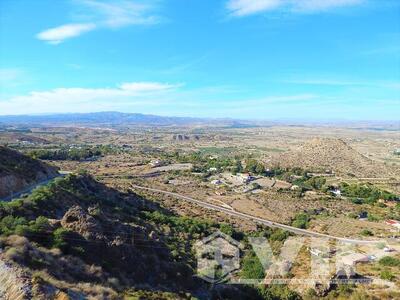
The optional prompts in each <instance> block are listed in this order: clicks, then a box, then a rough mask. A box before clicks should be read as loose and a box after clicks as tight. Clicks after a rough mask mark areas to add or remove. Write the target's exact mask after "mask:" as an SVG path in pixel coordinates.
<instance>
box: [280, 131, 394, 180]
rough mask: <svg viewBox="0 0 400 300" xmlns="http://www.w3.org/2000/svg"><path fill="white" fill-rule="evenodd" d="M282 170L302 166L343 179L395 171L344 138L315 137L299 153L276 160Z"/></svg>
mask: <svg viewBox="0 0 400 300" xmlns="http://www.w3.org/2000/svg"><path fill="white" fill-rule="evenodd" d="M274 163H275V164H277V165H279V166H281V167H299V168H303V169H308V170H311V171H316V172H325V171H327V170H329V171H333V172H335V173H336V174H338V175H341V176H356V177H388V176H393V175H394V174H395V170H394V169H392V168H391V167H389V166H386V165H384V164H382V163H380V162H377V161H373V160H371V159H370V158H368V157H366V156H364V155H362V154H360V153H359V152H357V151H356V150H354V149H353V148H352V147H350V146H349V145H348V144H346V143H345V142H344V141H343V140H341V139H334V138H314V139H311V140H309V141H307V142H306V143H304V144H303V146H302V147H300V148H299V149H297V150H294V151H290V152H286V153H283V154H281V155H279V156H277V157H276V159H275V161H274Z"/></svg>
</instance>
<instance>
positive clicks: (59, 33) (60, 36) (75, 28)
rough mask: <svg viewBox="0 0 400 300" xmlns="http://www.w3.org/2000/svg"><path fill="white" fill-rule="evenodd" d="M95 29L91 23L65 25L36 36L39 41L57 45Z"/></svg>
mask: <svg viewBox="0 0 400 300" xmlns="http://www.w3.org/2000/svg"><path fill="white" fill-rule="evenodd" d="M95 28H96V25H95V24H93V23H87V24H66V25H62V26H58V27H55V28H50V29H47V30H45V31H42V32H40V33H39V34H37V35H36V37H37V38H38V39H39V40H42V41H45V42H48V43H49V44H53V45H57V44H60V43H61V42H63V41H64V40H66V39H70V38H73V37H77V36H79V35H81V34H83V33H86V32H89V31H92V30H94V29H95Z"/></svg>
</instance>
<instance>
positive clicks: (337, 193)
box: [329, 189, 342, 197]
mask: <svg viewBox="0 0 400 300" xmlns="http://www.w3.org/2000/svg"><path fill="white" fill-rule="evenodd" d="M329 192H330V193H332V194H333V195H334V196H335V197H340V196H341V195H342V192H341V191H340V190H339V189H333V190H330V191H329Z"/></svg>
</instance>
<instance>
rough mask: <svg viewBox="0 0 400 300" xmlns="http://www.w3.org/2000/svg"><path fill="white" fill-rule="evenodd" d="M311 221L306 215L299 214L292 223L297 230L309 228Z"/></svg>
mask: <svg viewBox="0 0 400 300" xmlns="http://www.w3.org/2000/svg"><path fill="white" fill-rule="evenodd" d="M309 221H310V217H309V216H308V215H307V214H306V213H299V214H297V215H296V216H295V218H294V220H293V221H292V226H294V227H297V228H302V229H306V228H307V227H308V225H309V224H308V222H309Z"/></svg>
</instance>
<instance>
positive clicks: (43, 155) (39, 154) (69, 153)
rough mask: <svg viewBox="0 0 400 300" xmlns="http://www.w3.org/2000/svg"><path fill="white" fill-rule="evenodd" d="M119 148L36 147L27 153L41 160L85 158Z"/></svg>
mask: <svg viewBox="0 0 400 300" xmlns="http://www.w3.org/2000/svg"><path fill="white" fill-rule="evenodd" d="M118 151H119V150H118V149H117V148H115V147H112V146H107V145H100V146H84V147H73V148H62V149H57V150H49V149H36V150H32V151H30V152H29V153H28V155H29V156H30V157H32V158H34V159H43V160H77V161H79V160H85V159H89V158H93V157H98V156H104V155H107V154H113V153H116V152H118Z"/></svg>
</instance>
